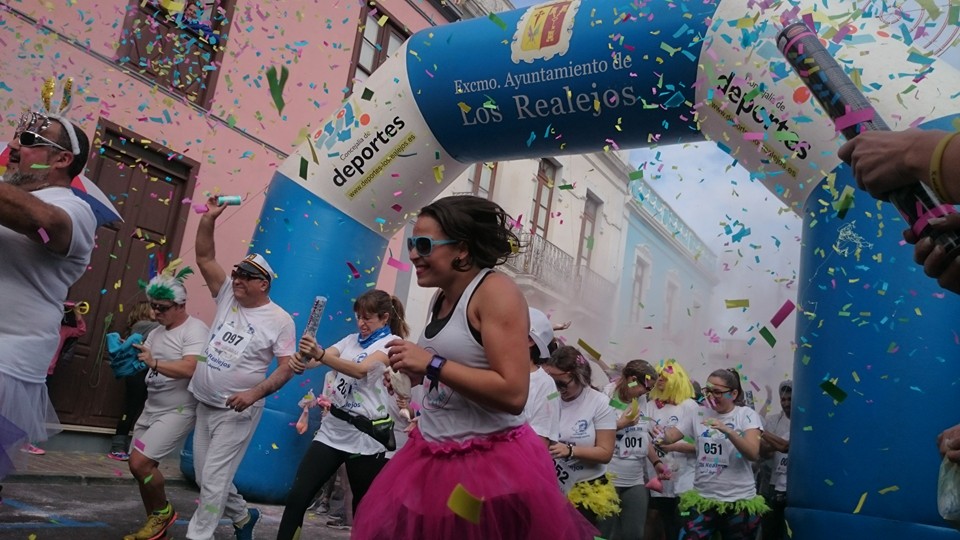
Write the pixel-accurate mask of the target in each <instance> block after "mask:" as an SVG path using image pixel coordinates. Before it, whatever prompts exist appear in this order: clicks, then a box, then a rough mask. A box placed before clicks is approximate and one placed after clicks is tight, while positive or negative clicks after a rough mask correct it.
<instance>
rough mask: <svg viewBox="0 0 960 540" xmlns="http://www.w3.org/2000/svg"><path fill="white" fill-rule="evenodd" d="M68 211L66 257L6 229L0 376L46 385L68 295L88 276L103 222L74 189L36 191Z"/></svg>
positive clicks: (0, 281) (0, 231) (2, 234)
mask: <svg viewBox="0 0 960 540" xmlns="http://www.w3.org/2000/svg"><path fill="white" fill-rule="evenodd" d="M30 194H31V195H33V196H34V197H36V198H38V199H40V200H42V201H44V202H46V203H48V204H51V205H53V206H56V207H58V208H60V209H62V210H63V211H64V212H66V213H67V215H68V216H70V220H71V222H72V223H73V236H72V238H71V240H70V247H69V248H68V249H67V254H66V255H59V254H57V253H54V252H52V251H50V250H49V249H47V248H46V246H44V245H43V244H41V243H38V242H34V241H33V240H31V239H29V238H27V237H26V236H24V235H22V234H20V233H18V232H15V231H13V230H11V229H8V228H6V227H0V252H2V253H3V262H4V265H3V272H0V291H3V309H2V310H0V373H3V374H5V375H8V376H10V377H13V378H15V379H17V380H20V381H24V382H27V383H43V382H44V381H45V380H46V378H47V368H48V367H50V361H51V360H52V359H53V355H54V353H56V351H57V346H58V345H59V344H60V321H61V320H62V319H63V302H64V300H66V299H67V291H68V289H70V287H71V286H72V285H73V284H74V283H75V282H76V281H77V280H78V279H79V278H80V276H81V275H83V272H84V271H85V270H86V268H87V264H89V262H90V253H91V252H92V251H93V235H94V231H95V230H96V228H97V219H96V217H95V216H94V215H93V210H91V209H90V205H88V204H87V203H85V202H83V200H82V199H80V198H79V197H77V196H76V195H74V194H73V192H72V191H71V190H70V188H59V187H48V188H45V189H38V190H36V191H33V192H31V193H30Z"/></svg>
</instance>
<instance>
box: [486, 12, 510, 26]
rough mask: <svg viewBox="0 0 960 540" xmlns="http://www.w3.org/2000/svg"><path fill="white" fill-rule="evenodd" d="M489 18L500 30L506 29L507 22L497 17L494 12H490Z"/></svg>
mask: <svg viewBox="0 0 960 540" xmlns="http://www.w3.org/2000/svg"><path fill="white" fill-rule="evenodd" d="M489 19H490V21H491V22H492V23H493V24H495V25H497V26H499V27H500V29H501V30H506V29H507V23H505V22H503V19H501V18H500V17H498V16H497V14H496V13H491V14H490V15H489Z"/></svg>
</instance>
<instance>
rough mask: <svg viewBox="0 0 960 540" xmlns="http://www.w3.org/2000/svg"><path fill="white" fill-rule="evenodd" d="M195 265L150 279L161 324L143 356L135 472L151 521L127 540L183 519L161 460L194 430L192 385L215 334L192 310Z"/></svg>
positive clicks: (155, 534)
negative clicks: (189, 284)
mask: <svg viewBox="0 0 960 540" xmlns="http://www.w3.org/2000/svg"><path fill="white" fill-rule="evenodd" d="M191 274H193V270H192V269H191V268H190V267H186V268H184V269H183V270H181V271H179V272H175V270H174V268H172V265H171V267H168V269H167V270H164V271H163V272H162V273H160V274H158V275H157V276H156V277H154V278H153V279H151V280H150V282H149V283H148V284H147V288H146V291H145V292H146V294H147V300H149V301H150V309H152V310H153V313H154V316H155V317H156V320H157V322H158V323H160V325H161V326H160V328H157V329H155V330H153V331H152V332H150V335H149V336H147V340H146V341H145V342H144V343H143V345H134V347H136V348H137V349H139V351H140V354H139V355H138V356H137V357H138V358H139V359H140V361H142V362H143V363H144V364H146V365H147V369H148V370H149V372H148V373H147V377H146V384H147V401H146V403H145V404H144V406H143V412H142V413H141V414H140V419H139V420H137V424H136V425H135V426H134V427H133V449H132V450H131V451H130V463H129V465H130V473H131V474H133V476H134V478H136V479H137V486H139V488H140V498H141V499H143V506H144V508H145V509H146V511H147V521H146V523H145V524H144V525H143V528H142V529H140V530H139V531H137V532H136V533H133V534H130V535H127V536H125V537H124V540H152V539H153V538H161V537H163V534H164V532H166V530H167V529H168V528H169V527H170V526H171V525H173V523H174V522H175V521H176V520H177V512H176V510H174V509H173V505H172V504H170V502H169V501H168V500H167V494H166V491H165V490H164V478H163V474H162V473H161V471H160V467H159V466H160V460H161V459H163V458H165V457H166V456H167V455H169V454H170V453H171V452H174V451H175V450H177V448H178V447H179V446H180V443H181V442H183V439H185V438H186V437H187V435H188V434H189V433H190V430H192V429H193V425H194V422H195V420H196V409H197V400H196V398H194V397H193V394H191V393H190V391H189V390H187V386H188V384H189V383H190V377H192V376H193V373H194V371H195V370H196V368H197V361H198V360H199V359H201V358H202V356H201V355H202V354H203V350H204V348H205V347H206V345H207V341H208V340H209V339H210V329H209V328H207V325H206V324H204V323H203V321H201V320H199V319H197V318H195V317H191V316H190V315H189V314H188V313H187V289H186V287H184V285H183V280H184V279H185V278H186V277H187V276H189V275H191Z"/></svg>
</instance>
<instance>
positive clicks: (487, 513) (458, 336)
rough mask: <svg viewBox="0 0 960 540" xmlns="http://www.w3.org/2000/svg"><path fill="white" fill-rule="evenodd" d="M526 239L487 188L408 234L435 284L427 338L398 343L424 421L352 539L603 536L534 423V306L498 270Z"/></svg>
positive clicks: (428, 214) (371, 498) (417, 262)
mask: <svg viewBox="0 0 960 540" xmlns="http://www.w3.org/2000/svg"><path fill="white" fill-rule="evenodd" d="M518 246H519V242H518V239H517V237H516V235H515V234H514V233H513V232H512V231H511V230H510V227H509V225H508V217H507V215H506V213H505V212H504V211H503V209H502V208H500V207H499V206H498V205H496V204H495V203H492V202H490V201H487V200H486V199H482V198H479V197H473V196H456V197H446V198H443V199H440V200H438V201H435V202H433V203H431V204H430V205H428V206H426V207H424V208H423V209H422V210H421V211H420V215H419V218H418V219H417V222H416V225H415V226H414V228H413V236H412V237H410V238H408V239H407V248H408V249H409V250H410V260H411V261H412V262H413V265H414V267H415V268H416V274H417V283H418V284H419V285H420V286H421V287H436V288H437V289H438V291H437V294H436V295H435V296H434V299H433V301H432V303H431V317H430V321H429V323H428V324H427V326H426V328H425V329H424V332H423V335H422V336H421V337H420V340H419V341H418V342H417V343H416V344H414V343H411V342H409V341H402V340H394V341H393V342H391V343H389V344H388V346H390V349H389V357H390V364H391V366H392V367H393V369H394V370H397V371H400V372H402V373H405V374H407V375H409V376H410V378H411V379H412V382H413V384H415V385H416V384H421V385H422V386H421V387H420V388H419V389H418V390H417V389H415V392H414V396H415V399H419V400H420V403H421V415H420V417H419V420H418V424H419V427H418V429H416V430H414V431H413V432H412V433H411V434H410V440H409V441H408V442H407V445H406V446H404V447H403V449H402V450H400V451H399V452H398V453H397V455H396V456H394V458H393V459H392V460H390V463H389V464H387V466H386V467H385V468H384V469H383V471H381V473H380V474H379V475H378V476H377V479H376V480H375V481H374V483H373V485H372V486H371V487H370V491H369V492H368V493H367V496H366V497H365V498H364V499H363V502H362V503H361V504H360V507H359V508H358V509H357V515H356V517H355V519H354V529H353V535H352V538H354V539H361V540H362V539H381V538H452V539H456V540H467V539H474V538H475V539H482V540H488V539H495V538H551V539H563V538H576V539H581V538H588V539H590V538H594V537H595V536H596V535H597V531H596V529H594V528H593V526H591V525H590V524H589V523H588V522H587V521H586V519H584V518H583V517H582V516H581V515H580V514H579V513H578V512H577V511H576V509H574V507H573V506H572V505H571V504H570V503H569V502H568V501H567V500H566V499H565V498H564V496H563V494H562V493H561V492H560V490H559V488H558V486H557V479H556V476H555V472H554V470H553V466H552V463H553V462H552V460H551V459H550V455H549V454H548V452H547V449H546V447H545V446H544V444H543V441H542V439H540V438H539V437H537V435H536V434H535V433H534V432H533V430H532V429H531V428H530V426H528V425H527V424H526V423H525V422H524V417H523V415H522V414H521V413H522V412H523V408H524V405H525V403H526V400H527V390H528V387H529V378H530V367H529V360H528V357H529V353H528V343H527V334H528V331H529V325H530V323H529V315H528V310H527V303H526V301H525V300H524V298H523V295H522V294H521V292H520V289H519V288H518V287H517V285H516V284H515V283H514V282H513V281H512V280H511V279H510V278H509V277H507V276H506V275H505V274H503V273H500V272H494V271H493V270H492V269H493V267H494V266H496V265H498V264H502V263H503V262H504V261H506V259H507V257H509V256H510V255H511V254H512V252H513V251H515V249H516V248H517V247H518Z"/></svg>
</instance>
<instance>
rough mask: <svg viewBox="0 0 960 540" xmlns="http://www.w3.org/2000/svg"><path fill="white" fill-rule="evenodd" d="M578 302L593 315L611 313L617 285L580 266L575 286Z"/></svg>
mask: <svg viewBox="0 0 960 540" xmlns="http://www.w3.org/2000/svg"><path fill="white" fill-rule="evenodd" d="M574 289H575V290H576V291H577V296H578V299H579V301H580V302H581V303H582V305H584V306H585V307H586V308H587V309H588V310H590V311H592V312H594V313H612V311H613V308H614V306H613V304H614V300H615V298H616V295H617V284H616V283H612V282H610V281H607V279H606V278H604V277H603V276H601V275H600V274H598V273H596V272H594V271H593V270H591V269H589V268H587V267H586V266H583V265H581V266H580V271H579V272H578V273H577V279H576V286H575V288H574Z"/></svg>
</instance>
